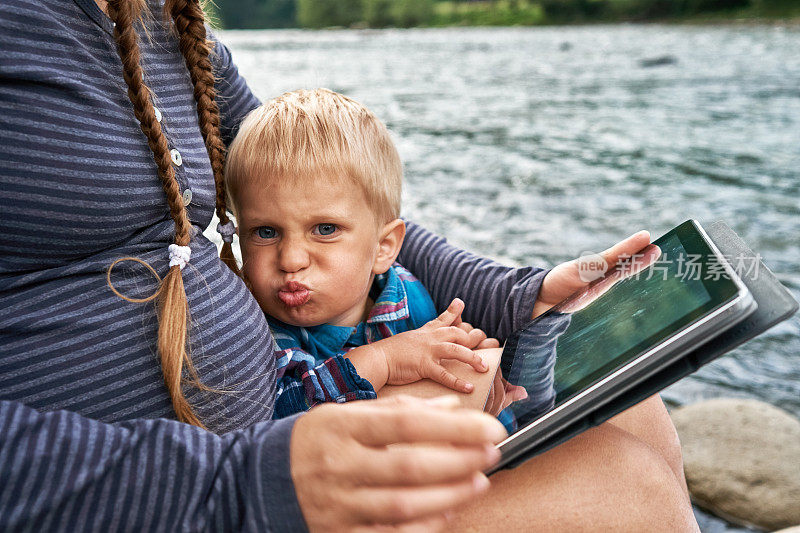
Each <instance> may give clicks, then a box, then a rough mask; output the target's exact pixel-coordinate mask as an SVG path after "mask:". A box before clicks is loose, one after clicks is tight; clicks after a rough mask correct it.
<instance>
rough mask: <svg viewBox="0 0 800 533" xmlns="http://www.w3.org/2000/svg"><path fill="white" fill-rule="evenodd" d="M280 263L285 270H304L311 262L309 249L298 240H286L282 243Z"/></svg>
mask: <svg viewBox="0 0 800 533" xmlns="http://www.w3.org/2000/svg"><path fill="white" fill-rule="evenodd" d="M278 263H279V265H278V266H279V267H280V269H281V270H282V271H284V272H297V271H298V270H303V269H304V268H306V267H307V266H308V263H309V255H308V251H307V250H306V249H305V247H304V246H303V245H302V244H300V243H298V242H292V241H284V242H283V243H281V244H280V250H279V253H278Z"/></svg>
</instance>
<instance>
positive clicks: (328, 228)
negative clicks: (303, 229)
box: [316, 224, 336, 236]
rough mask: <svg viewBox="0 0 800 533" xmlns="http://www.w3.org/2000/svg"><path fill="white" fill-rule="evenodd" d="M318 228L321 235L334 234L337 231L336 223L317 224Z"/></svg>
mask: <svg viewBox="0 0 800 533" xmlns="http://www.w3.org/2000/svg"><path fill="white" fill-rule="evenodd" d="M316 230H317V233H319V234H320V235H325V236H327V235H333V234H334V233H336V224H317V227H316Z"/></svg>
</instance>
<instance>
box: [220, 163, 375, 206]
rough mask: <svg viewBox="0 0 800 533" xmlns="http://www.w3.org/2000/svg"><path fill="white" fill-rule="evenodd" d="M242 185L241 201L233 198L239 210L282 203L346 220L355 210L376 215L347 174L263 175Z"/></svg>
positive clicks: (361, 191) (364, 195) (356, 183)
mask: <svg viewBox="0 0 800 533" xmlns="http://www.w3.org/2000/svg"><path fill="white" fill-rule="evenodd" d="M242 185H244V186H243V187H239V190H238V191H237V195H236V196H237V198H235V199H233V200H234V204H235V205H236V206H237V208H238V209H239V210H246V211H253V210H258V209H259V206H260V205H265V206H266V204H271V203H274V202H276V201H278V202H281V203H290V204H293V205H296V206H297V207H301V206H304V205H308V204H312V205H313V208H314V212H315V214H327V215H329V216H341V217H344V216H348V215H350V214H352V212H353V211H354V210H359V211H363V210H368V211H370V212H371V213H372V214H375V209H374V206H370V205H369V202H367V200H366V194H365V192H364V190H363V188H362V186H361V185H360V184H359V183H358V182H356V181H355V180H354V179H352V178H350V177H349V176H348V175H347V173H345V172H342V173H338V174H336V173H332V172H330V171H320V172H305V173H293V174H284V175H280V176H278V175H267V174H261V175H258V176H252V177H250V178H249V179H246V180H244V182H243V183H242ZM312 205H308V206H309V207H311V206H312Z"/></svg>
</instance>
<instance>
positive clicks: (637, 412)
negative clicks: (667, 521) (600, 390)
mask: <svg viewBox="0 0 800 533" xmlns="http://www.w3.org/2000/svg"><path fill="white" fill-rule="evenodd" d="M609 422H611V423H612V424H613V425H615V426H617V427H618V428H621V429H624V430H625V431H627V432H628V433H630V434H631V435H633V436H634V437H637V438H639V439H640V440H642V441H644V442H645V443H647V444H648V445H649V446H650V447H652V448H653V449H654V450H655V451H656V452H658V453H659V454H660V455H661V456H662V457H663V458H664V460H666V461H667V464H668V465H669V467H670V469H671V470H672V472H673V473H674V474H675V479H677V480H678V484H679V485H680V486H681V489H682V490H683V493H684V495H685V496H686V498H687V500H688V499H689V489H688V488H687V486H686V476H685V475H684V473H683V454H682V453H681V443H680V440H679V439H678V432H677V431H675V426H674V425H673V424H672V419H670V417H669V413H667V408H666V407H665V406H664V402H662V401H661V397H660V396H659V395H658V394H656V395H654V396H651V397H649V398H647V399H646V400H644V401H643V402H641V403H639V404H638V405H636V406H634V407H632V408H630V409H628V410H627V411H625V412H623V413H620V414H618V415H617V416H615V417H614V418H612V419H611V420H609Z"/></svg>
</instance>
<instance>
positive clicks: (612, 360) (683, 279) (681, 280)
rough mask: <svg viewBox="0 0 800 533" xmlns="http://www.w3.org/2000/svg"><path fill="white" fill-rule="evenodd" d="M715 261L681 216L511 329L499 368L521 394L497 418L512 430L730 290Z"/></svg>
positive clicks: (682, 324) (618, 365) (709, 308)
mask: <svg viewBox="0 0 800 533" xmlns="http://www.w3.org/2000/svg"><path fill="white" fill-rule="evenodd" d="M720 261H724V259H720V258H719V257H718V256H717V255H716V254H714V253H713V252H712V250H711V248H710V247H709V246H708V244H707V243H706V242H705V239H704V238H703V237H702V235H700V233H699V232H698V231H697V229H696V227H695V225H694V223H693V222H692V221H687V222H686V223H684V224H682V225H680V226H678V227H677V228H675V229H674V230H672V231H671V232H669V233H667V234H666V235H664V236H663V237H661V238H660V239H658V240H656V241H655V242H654V243H653V244H651V245H650V246H648V247H647V248H645V249H644V250H642V251H641V252H640V253H639V254H635V255H634V256H633V257H631V258H629V259H628V260H626V261H623V262H621V264H619V265H618V266H617V267H615V268H613V269H611V270H610V271H609V272H608V273H606V275H605V276H603V277H601V278H599V279H597V280H595V281H593V282H592V283H591V284H589V286H588V287H587V288H586V289H584V290H582V291H580V292H578V293H576V294H574V295H573V296H571V297H569V298H567V299H566V300H564V301H563V302H561V303H560V304H558V305H557V306H555V307H554V308H552V309H551V310H550V311H548V312H547V313H545V314H543V315H542V316H540V317H538V318H537V319H535V320H533V321H532V322H531V323H529V324H528V325H527V326H526V327H525V328H523V329H521V330H519V331H517V332H515V333H514V334H513V335H512V336H511V337H510V338H509V339H508V340H507V341H506V344H505V346H504V349H503V356H502V360H501V364H500V368H501V371H502V373H503V377H504V378H505V379H506V380H507V381H508V382H509V384H510V385H511V386H515V387H521V388H522V389H524V391H525V394H527V398H525V399H522V400H518V401H516V402H514V403H512V404H511V405H510V406H509V407H508V408H507V409H506V411H505V412H504V413H503V415H504V416H501V420H504V422H505V423H506V426H507V427H508V429H509V430H510V431H512V432H513V431H514V430H516V429H518V428H519V427H522V426H524V425H526V424H528V423H529V422H531V421H533V420H535V419H537V418H539V417H540V416H542V415H543V414H545V413H547V412H549V411H550V410H552V409H554V408H555V407H558V406H560V405H561V404H563V403H564V402H566V401H568V400H570V399H571V398H573V397H574V396H575V395H576V394H578V393H580V392H581V391H582V390H584V389H586V388H587V387H589V386H591V385H592V384H594V383H597V382H598V381H600V380H602V379H603V378H604V377H606V376H608V375H610V374H611V373H613V372H614V371H616V370H617V369H619V368H621V367H622V366H624V365H626V364H628V363H630V362H631V361H633V360H634V359H636V358H637V357H638V356H640V355H642V354H643V353H645V352H646V351H647V350H648V349H650V348H651V347H653V346H655V345H657V344H659V343H661V342H663V341H664V340H666V339H668V338H669V337H671V336H673V335H674V334H675V333H676V332H678V331H680V330H682V329H684V328H686V327H687V326H689V325H690V324H691V323H692V322H694V321H696V320H698V319H700V318H701V317H703V316H705V315H707V314H708V313H710V312H711V311H713V310H714V309H715V308H717V307H719V306H721V305H723V304H725V303H727V302H728V301H730V300H731V299H733V298H735V297H736V295H737V294H738V292H739V288H738V286H737V284H736V283H735V282H734V281H733V280H731V279H730V277H729V276H728V273H727V271H726V270H725V269H724V267H723V266H722V264H721V263H720ZM520 390H521V389H517V391H520ZM521 395H524V394H519V393H517V397H519V396H521Z"/></svg>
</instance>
